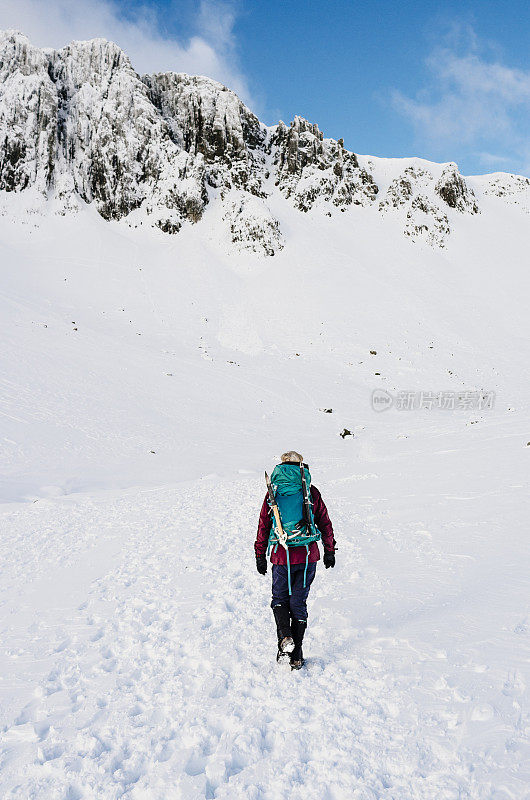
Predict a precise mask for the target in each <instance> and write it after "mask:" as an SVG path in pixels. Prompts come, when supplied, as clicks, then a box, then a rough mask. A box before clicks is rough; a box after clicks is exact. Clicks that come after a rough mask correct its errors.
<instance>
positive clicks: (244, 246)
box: [224, 195, 283, 256]
mask: <svg viewBox="0 0 530 800" xmlns="http://www.w3.org/2000/svg"><path fill="white" fill-rule="evenodd" d="M224 219H225V221H226V222H227V223H228V225H229V228H230V237H231V241H232V243H233V244H235V245H236V247H237V249H239V250H249V251H252V252H254V253H259V254H260V255H266V256H273V255H274V254H275V253H277V252H278V251H279V250H282V249H283V237H282V234H281V232H280V224H279V222H278V220H277V219H275V218H274V217H273V216H272V214H271V212H270V210H269V209H268V208H267V206H266V205H265V203H264V202H263V201H262V200H259V199H257V198H255V197H251V196H249V195H246V196H242V197H240V198H239V199H238V200H234V201H232V202H230V203H228V206H227V210H226V212H225V214H224Z"/></svg>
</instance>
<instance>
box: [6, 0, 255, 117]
mask: <svg viewBox="0 0 530 800" xmlns="http://www.w3.org/2000/svg"><path fill="white" fill-rule="evenodd" d="M236 10H237V6H236V5H235V4H234V2H229V0H225V1H224V2H223V1H222V0H202V2H201V3H200V6H199V9H198V12H197V14H196V17H195V19H194V20H193V26H192V27H193V28H194V29H195V31H196V34H195V35H193V36H190V37H189V38H188V39H187V40H185V41H183V40H181V39H179V38H177V37H175V36H171V35H167V34H165V33H162V32H161V30H160V28H159V26H158V24H157V19H156V15H154V14H153V13H152V11H150V10H149V8H148V7H146V6H144V7H141V8H139V9H138V10H136V11H132V12H130V13H129V14H128V15H127V16H125V15H124V14H123V11H122V10H120V9H119V7H118V6H117V5H116V4H114V3H113V2H112V0H0V29H6V28H16V29H18V30H20V31H21V32H22V33H25V34H26V35H27V36H28V37H29V38H30V40H31V41H32V42H33V44H35V45H38V46H40V47H53V48H60V47H63V46H64V45H65V44H67V43H68V42H70V41H72V40H75V39H92V38H94V37H103V38H105V39H109V40H111V41H114V42H116V43H117V44H118V45H119V46H120V47H121V48H122V49H123V50H125V52H126V53H127V55H128V56H129V57H130V59H131V61H132V63H133V66H134V67H135V69H136V70H137V71H138V72H140V73H144V72H159V71H160V72H162V71H170V70H171V71H174V72H187V73H189V74H192V75H207V76H208V77H210V78H214V79H215V80H218V81H221V83H224V84H225V85H227V86H229V87H230V88H231V89H233V90H234V91H235V92H237V94H238V95H239V96H240V97H241V98H242V99H243V100H245V102H247V103H251V102H252V98H251V96H250V91H249V88H248V84H247V81H246V79H245V76H244V75H243V73H242V71H241V69H240V67H239V64H238V59H237V47H236V44H237V43H236V40H235V36H234V23H235V19H236Z"/></svg>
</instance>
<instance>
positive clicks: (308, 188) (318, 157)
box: [270, 117, 378, 211]
mask: <svg viewBox="0 0 530 800" xmlns="http://www.w3.org/2000/svg"><path fill="white" fill-rule="evenodd" d="M270 147H271V150H272V153H273V159H274V164H275V166H276V171H277V178H276V185H277V186H279V188H280V190H281V191H282V193H283V194H284V195H285V196H286V197H290V198H292V200H293V202H294V204H295V206H296V207H297V208H298V209H300V211H309V209H310V208H312V207H313V205H315V203H316V202H317V201H322V202H323V203H329V202H332V203H333V205H334V206H336V207H338V208H341V209H345V207H346V206H349V205H351V204H352V203H353V204H355V205H366V204H368V203H371V202H372V201H373V200H375V197H376V195H377V191H378V189H377V186H376V185H375V183H374V181H373V178H372V176H371V175H369V174H368V173H367V172H366V171H365V170H363V169H361V168H360V167H359V164H358V162H357V157H356V155H355V153H350V152H349V151H348V150H345V149H344V144H343V141H342V139H339V140H338V141H335V140H334V139H324V136H323V134H322V133H321V131H320V130H319V129H318V126H317V125H313V124H312V123H310V122H308V121H307V120H305V119H303V118H302V117H295V118H294V120H293V122H292V123H291V126H290V127H289V128H287V126H286V125H285V124H284V123H283V122H280V124H279V125H278V127H277V128H276V131H275V133H274V135H273V136H272V139H271V143H270Z"/></svg>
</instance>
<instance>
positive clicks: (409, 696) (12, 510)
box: [0, 157, 530, 800]
mask: <svg viewBox="0 0 530 800" xmlns="http://www.w3.org/2000/svg"><path fill="white" fill-rule="evenodd" d="M360 158H361V157H360ZM367 158H368V157H362V159H361V161H362V160H363V159H367ZM376 161H377V163H376ZM410 161H414V160H410ZM402 166H403V165H394V163H393V162H392V163H390V162H389V164H387V165H386V166H385V164H383V162H382V160H376V159H373V164H372V167H373V168H374V173H375V174H376V175H377V176H378V180H381V181H383V177H382V176H386V177H385V178H384V179H385V180H387V181H388V183H390V182H391V180H392V179H393V177H396V176H397V175H399V174H400V172H401V171H402ZM466 180H467V182H468V184H469V185H470V186H472V187H473V189H474V191H475V194H476V197H477V202H478V203H479V206H480V214H474V215H471V214H468V215H463V214H459V212H457V211H452V210H451V209H448V211H447V214H448V217H450V223H451V230H452V232H451V237H450V239H449V240H448V241H447V244H446V246H445V247H444V248H443V249H439V248H435V247H432V246H430V245H429V244H428V243H427V242H423V241H421V240H418V241H412V240H411V239H408V238H407V237H405V236H404V235H403V230H402V228H403V226H402V220H401V221H400V220H398V219H397V218H395V217H394V212H393V211H389V212H388V213H385V215H384V216H382V215H381V214H379V213H378V212H377V211H375V210H374V209H372V208H364V207H351V208H349V209H348V210H347V211H346V212H345V213H336V214H334V215H332V217H327V216H325V215H323V214H321V213H320V212H319V211H318V209H316V210H315V211H310V212H309V213H308V214H303V213H301V212H300V211H298V210H297V209H296V208H294V207H293V206H292V204H290V203H289V202H288V200H287V199H286V198H284V197H283V196H281V195H280V194H279V193H276V194H271V196H270V197H269V198H268V200H267V203H268V206H269V207H270V211H271V213H272V218H274V219H279V220H280V222H281V230H282V235H283V237H284V241H283V244H284V247H283V249H282V250H281V252H278V253H277V254H276V255H275V256H274V257H273V258H265V257H261V256H260V255H258V254H254V253H242V252H234V249H233V247H232V246H231V241H230V240H229V238H228V237H227V234H226V226H225V224H224V221H223V213H224V211H223V208H224V207H223V206H221V205H220V204H219V203H216V202H215V197H213V196H212V198H211V199H212V202H210V203H209V205H208V206H207V207H206V210H205V213H204V217H203V219H202V221H201V222H200V224H197V225H187V226H184V227H183V229H182V231H181V232H180V233H179V234H178V235H176V236H174V237H170V236H167V235H165V234H163V233H162V232H160V231H158V230H153V229H148V228H146V227H142V226H141V225H139V227H138V228H137V229H136V228H134V227H131V226H130V225H127V224H126V223H125V222H121V223H118V222H105V221H104V220H103V219H102V218H101V217H100V216H99V215H98V214H97V212H96V210H95V209H94V207H93V206H85V205H84V204H83V203H82V202H81V201H80V202H79V210H78V212H77V213H76V214H72V215H67V216H62V215H60V214H55V213H53V212H54V206H53V200H51V201H50V203H49V205H48V206H47V207H45V204H44V203H43V201H42V199H41V198H40V197H39V196H37V195H33V194H32V192H31V190H27V191H26V192H23V193H1V196H0V209H1V212H0V277H1V289H0V320H1V324H2V348H1V351H0V358H1V373H0V411H1V418H0V419H1V422H0V425H1V428H0V441H1V445H2V479H1V484H0V490H1V495H0V496H1V500H2V501H3V502H2V505H0V579H1V581H0V632H1V650H0V715H1V719H0V735H1V751H0V752H1V756H0V795H1V796H2V797H3V798H6V800H117V799H118V798H127V799H128V800H199V798H216V799H217V800H221V799H222V798H225V799H226V800H237V799H239V798H241V800H243V798H244V799H245V800H246V799H247V798H251V800H283V798H285V800H287V798H289V800H343V799H344V800H350V798H354V799H355V800H528V798H530V711H529V697H528V683H529V681H530V608H529V605H530V603H529V597H530V592H529V588H530V578H529V575H530V548H529V545H528V520H529V519H530V508H529V500H528V488H529V487H528V474H529V471H528V459H529V457H530V446H528V442H530V425H529V417H528V396H529V389H530V380H529V348H528V341H529V336H528V334H529V326H528V297H529V296H530V292H529V289H530V277H529V272H528V241H529V238H528V230H529V221H530V216H529V215H528V213H527V211H526V209H525V208H524V207H522V206H521V205H520V204H519V205H514V204H510V203H508V202H505V200H504V199H503V198H501V197H500V196H493V195H491V194H488V192H487V191H486V190H484V186H486V188H487V187H488V186H489V185H490V184H489V183H485V182H484V181H482V182H481V179H478V178H477V179H471V178H469V179H466ZM499 180H500V178H499ZM481 187H482V188H481ZM238 198H239V199H241V198H240V196H239V195H238V193H237V191H234V192H233V194H232V199H233V202H234V203H235V207H237V202H238ZM249 213H251V212H249ZM256 213H257V212H256ZM236 218H237V215H236ZM267 219H268V218H266V219H265V223H264V224H266V223H267ZM129 222H130V220H129ZM371 351H374V352H373V353H372V352H371ZM375 389H383V390H386V391H388V392H389V393H391V394H392V395H393V396H394V397H395V396H396V395H397V393H398V392H399V391H406V392H408V391H410V392H419V391H422V390H423V391H425V392H429V391H432V392H438V391H441V390H444V391H447V392H450V393H453V396H454V397H455V398H458V397H459V393H462V392H466V391H469V392H479V391H480V392H494V393H495V403H494V407H493V408H492V409H491V408H486V409H482V410H477V409H476V408H471V409H465V408H457V409H456V410H454V411H450V410H447V409H445V410H444V409H436V408H433V409H430V410H429V409H425V408H424V409H421V410H420V409H416V410H401V411H400V410H397V409H396V408H395V407H394V408H392V409H390V410H388V411H385V412H384V413H376V412H375V411H373V410H372V408H371V406H370V397H371V393H372V391H373V390H375ZM322 409H332V413H324V412H323V411H322ZM345 428H346V429H348V430H349V431H351V432H352V433H353V434H354V436H346V437H345V438H342V437H341V436H340V435H339V434H340V433H341V432H342V431H344V429H345ZM291 448H296V449H297V450H299V451H301V452H302V453H303V454H304V456H305V457H306V459H307V460H308V461H309V464H310V467H311V472H312V476H313V480H314V483H315V484H316V486H318V487H319V489H320V490H321V491H322V494H323V497H324V500H325V502H326V503H327V506H328V509H329V512H330V516H331V519H332V521H333V523H334V527H335V531H336V538H337V541H338V547H339V550H338V552H337V566H336V568H335V569H334V570H324V569H323V568H322V566H320V567H319V568H318V570H317V576H316V579H315V583H314V586H313V589H312V591H311V595H310V601H309V613H310V617H309V626H308V633H307V636H306V640H305V643H304V651H305V655H306V657H307V666H306V668H305V669H304V670H303V671H301V672H300V673H291V672H290V670H282V669H281V668H278V667H277V666H276V663H275V659H274V656H275V635H274V629H273V621H272V614H271V611H270V608H269V602H270V573H269V574H268V575H267V577H266V578H263V577H261V576H259V575H258V574H257V572H256V570H255V563H254V553H253V547H252V545H253V539H254V535H255V529H256V525H257V518H258V512H259V507H260V504H261V502H262V499H263V496H264V492H265V486H264V481H263V470H264V469H270V468H272V466H273V465H274V464H275V463H276V462H277V460H278V458H279V455H280V454H281V452H283V451H284V450H286V449H291Z"/></svg>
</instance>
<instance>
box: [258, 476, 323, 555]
mask: <svg viewBox="0 0 530 800" xmlns="http://www.w3.org/2000/svg"><path fill="white" fill-rule="evenodd" d="M310 492H311V500H312V501H313V516H314V518H315V524H316V526H317V528H318V530H319V531H320V533H321V534H322V544H323V545H324V550H328V551H334V550H335V538H334V536H333V526H332V525H331V520H330V518H329V516H328V510H327V508H326V506H325V505H324V501H323V500H322V495H321V494H320V492H319V491H318V489H317V488H316V486H311V489H310ZM271 525H272V519H271V510H270V508H269V503H268V499H267V495H265V500H264V501H263V505H262V507H261V513H260V515H259V523H258V533H257V536H256V541H255V542H254V550H255V551H256V555H257V556H264V555H265V553H266V552H267V545H268V543H269V533H270V529H271ZM306 555H307V550H306V548H305V546H304V545H303V546H302V547H290V548H289V563H290V564H305V559H306ZM319 560H320V551H319V549H318V545H317V543H316V542H311V544H310V545H309V563H310V564H312V563H314V562H315V561H319ZM271 562H272V563H273V564H287V556H286V553H285V548H283V547H282V546H281V545H278V547H277V548H276V551H275V548H274V547H273V548H272V550H271Z"/></svg>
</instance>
